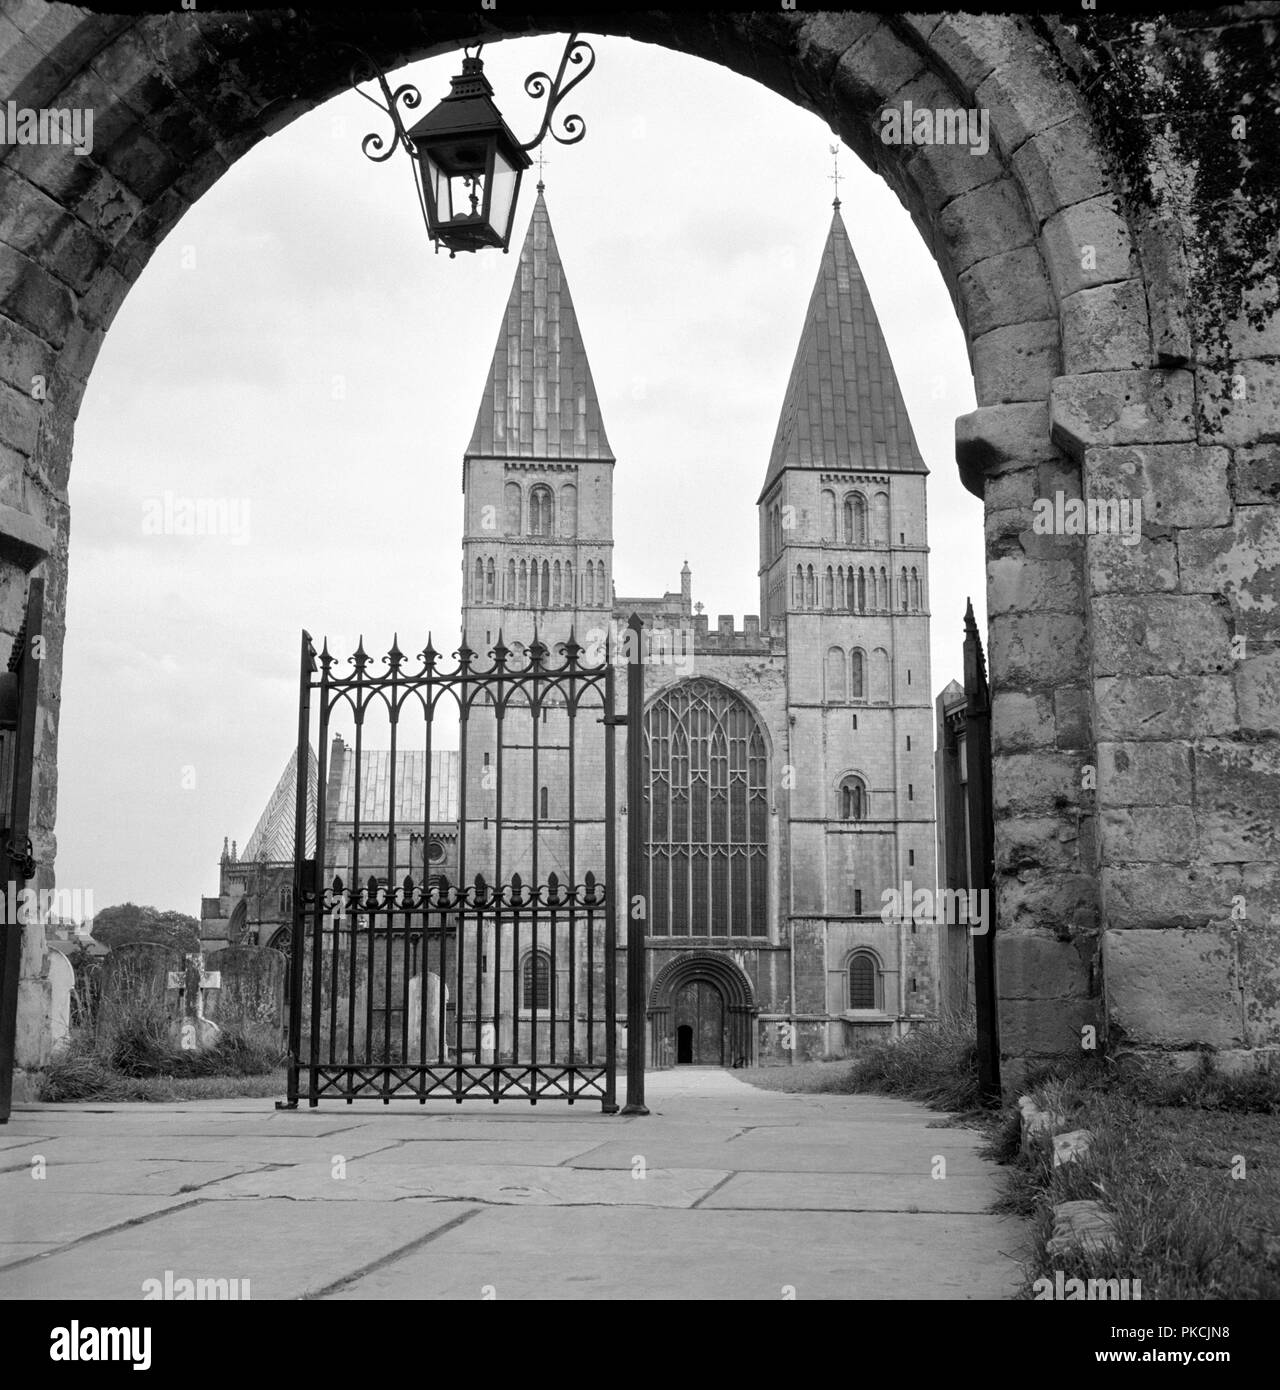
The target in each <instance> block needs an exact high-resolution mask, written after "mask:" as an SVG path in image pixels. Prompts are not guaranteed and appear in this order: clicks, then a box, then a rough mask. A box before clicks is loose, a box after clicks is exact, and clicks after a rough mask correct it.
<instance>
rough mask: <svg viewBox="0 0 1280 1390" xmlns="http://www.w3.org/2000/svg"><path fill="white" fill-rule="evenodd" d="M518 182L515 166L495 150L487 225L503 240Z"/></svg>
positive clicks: (499, 151) (518, 177)
mask: <svg viewBox="0 0 1280 1390" xmlns="http://www.w3.org/2000/svg"><path fill="white" fill-rule="evenodd" d="M519 181H520V176H519V173H518V172H517V170H516V168H515V166H514V165H513V164H511V163H510V162H508V160H506V159H505V158H504V157H503V154H502V151H501V150H495V151H494V153H493V174H492V177H491V178H490V180H489V225H490V226H491V227H492V228H493V230H494V231H495V232H496V233H497V235H498V236H499V237H501V238H503V240H505V239H506V236H507V231H508V227H509V225H510V222H511V210H512V208H511V205H512V202H513V200H514V198H515V195H516V185H517V184H518V183H519Z"/></svg>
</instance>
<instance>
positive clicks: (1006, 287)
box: [959, 246, 1053, 338]
mask: <svg viewBox="0 0 1280 1390" xmlns="http://www.w3.org/2000/svg"><path fill="white" fill-rule="evenodd" d="M959 283H960V294H961V297H962V299H963V301H964V306H965V327H966V329H967V330H968V333H969V334H970V336H971V337H975V338H976V337H979V336H980V335H981V334H983V333H987V332H989V331H990V330H991V329H993V328H1002V327H1005V326H1006V325H1008V324H1012V323H1030V322H1036V321H1042V320H1045V319H1048V318H1050V317H1051V316H1052V314H1053V301H1052V299H1051V297H1050V295H1049V286H1048V281H1047V280H1046V278H1045V271H1044V264H1043V262H1042V261H1041V260H1040V251H1039V249H1038V248H1037V247H1035V246H1018V247H1015V248H1014V249H1013V250H1012V251H1002V252H1000V253H999V255H995V256H988V257H987V258H986V260H982V261H979V262H978V263H977V264H976V265H971V266H970V267H969V269H968V270H966V271H965V272H964V273H963V274H962V275H961V276H960V281H959Z"/></svg>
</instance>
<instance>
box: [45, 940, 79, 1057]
mask: <svg viewBox="0 0 1280 1390" xmlns="http://www.w3.org/2000/svg"><path fill="white" fill-rule="evenodd" d="M49 986H50V1000H49V1032H50V1043H51V1044H52V1047H53V1051H54V1053H55V1054H56V1053H57V1052H58V1050H59V1049H60V1048H64V1047H66V1045H67V1044H68V1043H69V1042H70V1041H71V996H72V994H73V993H74V991H75V987H76V971H75V967H74V966H73V965H72V964H71V962H70V961H69V960H68V959H67V958H66V956H64V955H63V954H62V952H61V951H50V952H49Z"/></svg>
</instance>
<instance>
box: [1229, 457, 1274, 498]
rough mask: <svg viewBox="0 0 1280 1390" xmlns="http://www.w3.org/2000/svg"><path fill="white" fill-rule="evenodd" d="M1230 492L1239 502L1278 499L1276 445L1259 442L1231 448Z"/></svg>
mask: <svg viewBox="0 0 1280 1390" xmlns="http://www.w3.org/2000/svg"><path fill="white" fill-rule="evenodd" d="M1231 494H1232V496H1233V497H1234V498H1235V500H1236V501H1237V502H1242V503H1249V502H1266V503H1272V504H1274V503H1277V502H1280V444H1259V445H1257V446H1256V447H1254V448H1248V449H1236V450H1235V451H1234V453H1233V455H1232V462H1231Z"/></svg>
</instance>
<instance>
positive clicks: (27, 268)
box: [0, 252, 75, 347]
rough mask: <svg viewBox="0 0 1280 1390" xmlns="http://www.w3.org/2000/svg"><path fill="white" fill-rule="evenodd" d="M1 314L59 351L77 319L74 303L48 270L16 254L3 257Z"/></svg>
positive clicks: (0, 261) (0, 291) (1, 267)
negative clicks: (71, 325)
mask: <svg viewBox="0 0 1280 1390" xmlns="http://www.w3.org/2000/svg"><path fill="white" fill-rule="evenodd" d="M0 314H3V315H4V316H5V317H6V318H10V319H14V320H16V321H17V322H18V323H20V324H22V325H23V327H24V328H29V329H30V330H31V331H32V332H33V333H35V334H37V335H38V336H39V337H41V338H43V339H44V340H45V341H46V342H48V343H52V344H53V346H54V347H57V346H58V345H59V344H60V343H61V342H62V340H63V338H64V337H65V336H66V332H67V328H68V327H69V326H70V324H71V321H72V319H73V317H74V315H75V299H74V297H73V296H72V294H71V291H70V290H69V289H67V287H66V286H65V285H61V284H59V283H58V281H57V280H55V279H54V278H53V276H51V275H50V274H49V272H48V271H47V270H44V269H42V268H41V267H40V266H38V265H37V264H36V263H35V262H34V261H29V260H28V259H27V258H26V257H25V256H20V255H18V254H17V252H13V253H10V254H8V255H4V256H0Z"/></svg>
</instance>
